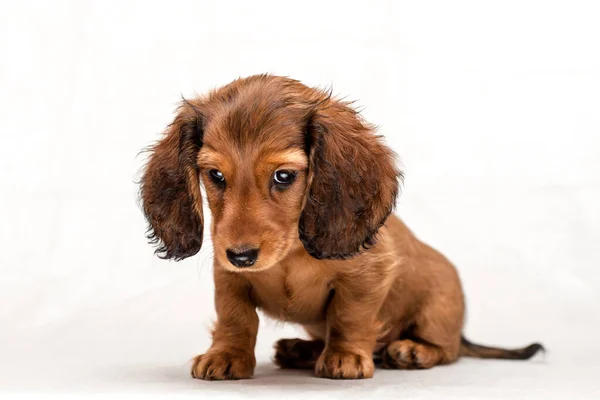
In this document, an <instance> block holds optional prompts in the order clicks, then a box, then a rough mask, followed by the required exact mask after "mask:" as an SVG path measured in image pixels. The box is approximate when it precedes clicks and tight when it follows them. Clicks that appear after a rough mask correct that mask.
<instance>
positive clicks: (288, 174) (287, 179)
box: [273, 169, 296, 188]
mask: <svg viewBox="0 0 600 400" xmlns="http://www.w3.org/2000/svg"><path fill="white" fill-rule="evenodd" d="M294 179H296V171H290V170H287V169H280V170H279V171H275V174H274V175H273V182H275V185H277V186H279V187H282V188H283V187H286V186H289V185H290V184H291V183H292V182H294Z"/></svg>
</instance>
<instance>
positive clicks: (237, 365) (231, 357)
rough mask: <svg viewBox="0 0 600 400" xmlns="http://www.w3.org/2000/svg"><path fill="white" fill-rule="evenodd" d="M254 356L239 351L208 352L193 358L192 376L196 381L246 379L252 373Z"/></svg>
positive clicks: (254, 364) (254, 361) (254, 363)
mask: <svg viewBox="0 0 600 400" xmlns="http://www.w3.org/2000/svg"><path fill="white" fill-rule="evenodd" d="M255 366H256V359H255V358H254V355H251V354H246V353H241V352H239V351H225V350H209V351H208V352H207V353H205V354H201V355H199V356H197V357H196V358H194V364H193V365H192V376H193V377H194V378H197V379H205V380H209V381H213V380H228V379H247V378H250V377H251V376H252V374H253V373H254V367H255Z"/></svg>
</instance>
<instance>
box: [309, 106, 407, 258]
mask: <svg viewBox="0 0 600 400" xmlns="http://www.w3.org/2000/svg"><path fill="white" fill-rule="evenodd" d="M307 149H308V151H309V176H308V189H307V191H308V193H307V198H306V203H305V206H304V209H303V211H302V214H301V216H300V221H299V233H300V240H301V241H302V243H303V244H304V247H305V248H306V250H307V251H308V253H309V254H310V255H311V256H313V257H315V258H318V259H345V258H350V257H352V256H354V255H356V254H357V253H359V252H360V251H361V249H362V248H368V247H369V246H371V245H373V244H374V243H375V236H376V234H377V231H378V229H379V228H380V227H381V226H382V225H383V223H384V222H385V220H386V219H387V217H388V215H389V214H390V212H391V211H392V209H393V207H394V205H395V202H396V195H397V193H398V185H399V178H400V177H401V173H400V171H399V170H398V169H397V167H396V164H395V160H394V153H393V152H392V151H391V150H390V149H389V148H388V147H387V146H386V145H384V144H383V143H382V141H381V138H380V137H379V136H377V135H376V134H375V129H374V127H372V126H371V125H369V124H368V123H366V122H365V121H363V120H362V118H361V117H360V116H359V115H358V113H357V112H356V111H355V110H354V109H352V108H351V107H350V106H349V105H348V104H347V103H343V102H340V101H337V100H333V99H326V100H325V101H323V102H321V103H319V104H318V105H317V106H316V107H315V108H314V109H313V111H312V113H311V115H310V118H309V121H308V128H307Z"/></svg>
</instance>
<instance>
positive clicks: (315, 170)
mask: <svg viewBox="0 0 600 400" xmlns="http://www.w3.org/2000/svg"><path fill="white" fill-rule="evenodd" d="M399 176H400V173H399V171H398V170H397V168H396V166H395V163H394V157H393V153H392V152H391V150H390V149H388V148H387V147H386V146H385V145H384V144H383V143H382V142H381V140H380V138H379V137H378V136H376V135H375V132H374V129H373V127H372V126H370V125H368V124H367V123H365V122H364V121H363V120H362V119H361V118H360V116H359V115H358V114H357V112H356V111H354V110H353V109H352V108H351V107H350V106H349V105H348V104H347V103H344V102H342V101H339V100H336V99H333V98H331V97H330V95H329V94H328V93H326V92H324V91H321V90H317V89H311V88H308V87H306V86H304V85H303V84H301V83H300V82H298V81H295V80H292V79H288V78H282V77H275V76H269V75H260V76H254V77H250V78H245V79H240V80H237V81H234V82H233V83H231V84H229V85H227V86H225V87H223V88H221V89H218V90H216V91H213V92H212V93H210V94H209V95H207V96H206V97H203V98H199V99H195V100H191V101H184V102H183V104H182V105H181V106H180V108H179V110H178V114H177V116H176V118H175V120H174V121H173V123H172V124H171V125H170V126H169V128H168V130H167V132H166V135H165V137H164V138H163V139H162V140H161V141H160V142H158V144H157V145H156V146H155V147H154V148H153V150H152V155H151V157H150V160H149V162H148V166H147V168H146V171H145V174H144V176H143V178H142V185H141V197H142V204H143V209H144V212H145V214H146V217H147V219H148V221H149V224H150V230H149V232H150V234H149V238H150V239H152V240H153V241H154V242H155V243H158V244H159V247H158V249H157V253H158V254H159V255H160V256H161V257H163V258H172V259H175V260H181V259H183V258H186V257H189V256H191V255H194V254H196V253H197V252H198V251H199V250H200V247H201V245H202V231H203V216H202V198H201V193H200V181H201V180H202V182H203V184H204V187H205V189H206V194H207V197H208V204H209V207H210V209H211V212H212V217H213V223H212V237H213V243H214V252H215V257H216V260H217V262H218V263H219V264H220V265H221V266H223V267H225V268H227V269H230V270H232V271H240V270H252V271H259V270H263V269H266V268H269V267H271V266H273V265H275V264H276V263H278V262H279V261H281V260H282V259H283V258H285V257H286V255H287V254H288V253H289V252H290V251H291V250H292V249H294V248H295V246H296V245H299V244H300V242H301V243H302V244H303V245H304V248H305V249H306V251H308V253H309V254H310V255H312V256H313V257H315V258H319V259H344V258H349V257H352V256H354V255H356V254H357V253H359V252H360V251H361V249H362V248H363V247H364V248H366V247H368V246H370V245H372V244H374V240H375V235H376V234H377V230H378V229H379V227H380V226H381V225H382V224H383V223H384V222H385V220H386V218H387V216H388V215H389V213H390V212H391V210H392V208H393V206H394V203H395V198H396V194H397V192H398V178H399ZM298 239H300V241H299V240H298Z"/></svg>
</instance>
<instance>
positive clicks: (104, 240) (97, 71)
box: [0, 1, 600, 399]
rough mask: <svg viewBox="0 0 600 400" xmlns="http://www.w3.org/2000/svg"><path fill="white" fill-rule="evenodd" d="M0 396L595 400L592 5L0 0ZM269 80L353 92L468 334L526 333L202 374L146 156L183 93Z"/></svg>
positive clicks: (597, 232)
mask: <svg viewBox="0 0 600 400" xmlns="http://www.w3.org/2000/svg"><path fill="white" fill-rule="evenodd" d="M1 9H2V11H1V12H0V61H1V62H0V88H1V91H0V188H1V190H2V196H1V197H0V221H1V226H2V229H1V231H0V235H1V236H0V238H1V243H2V244H3V249H2V251H1V252H0V393H2V392H4V393H12V392H13V391H19V392H28V393H31V392H38V391H43V392H45V393H47V394H55V395H56V394H57V393H63V392H71V393H79V392H82V391H84V392H87V393H113V392H115V391H118V392H144V393H154V394H160V393H164V394H165V395H169V396H173V395H175V394H190V395H202V394H207V393H208V394H211V396H213V397H214V396H225V397H227V396H231V395H235V394H236V393H238V394H239V393H242V392H243V391H247V392H246V395H250V396H257V397H267V396H274V397H275V396H281V395H282V393H284V394H285V395H292V394H293V393H301V394H302V393H303V394H304V395H306V394H307V393H308V394H310V395H311V396H312V397H320V396H328V397H331V396H332V395H334V396H337V395H341V394H342V393H343V392H344V391H347V393H346V394H345V395H346V396H348V397H350V398H352V397H358V396H360V397H364V396H365V395H368V394H376V395H377V396H381V395H383V394H390V396H393V397H394V398H396V397H397V398H404V399H408V398H419V397H421V396H424V397H428V398H445V399H447V398H453V397H472V398H481V397H485V396H489V397H498V398H502V397H512V398H530V397H534V396H536V395H537V396H540V397H542V398H552V397H553V396H555V397H556V398H565V396H568V397H570V398H571V397H573V396H575V397H581V398H594V397H596V398H598V396H600V388H599V385H598V383H597V382H598V378H597V377H598V376H600V365H599V361H598V360H599V359H600V345H599V344H598V338H599V337H600V323H599V315H600V313H599V311H600V304H599V303H600V302H599V289H600V272H599V268H600V256H599V252H598V246H599V243H600V214H599V206H598V205H599V204H600V162H599V159H600V113H599V110H600V95H599V93H600V52H599V51H598V49H599V48H600V24H598V20H599V17H600V5H599V4H598V3H597V2H593V1H590V2H580V1H573V2H571V1H564V2H553V1H504V2H493V3H492V2H480V1H454V2H444V1H439V2H431V1H419V2H392V1H387V2H386V1H373V2H350V1H343V2H325V1H308V2H307V1H303V2H297V3H296V4H292V3H287V2H279V1H273V2H257V1H252V2H244V1H238V2H236V1H219V2H217V1H206V2H195V1H170V2H162V3H159V2H154V1H54V2H45V1H39V2H31V1H20V2H3V3H2V4H1ZM262 72H272V73H275V74H281V75H289V76H292V77H295V78H297V79H301V80H303V81H305V82H306V83H307V84H310V85H322V86H325V85H329V84H333V88H334V92H335V93H338V94H341V95H349V97H350V98H352V99H358V100H359V104H361V105H363V106H364V107H365V110H364V115H365V117H366V118H367V119H369V120H370V121H372V122H374V123H377V124H378V125H379V126H380V127H381V128H380V131H381V133H382V134H384V135H385V136H386V138H387V141H388V143H389V144H390V145H391V146H392V147H393V148H394V150H396V151H397V152H398V154H399V155H400V157H401V159H402V162H403V165H404V168H405V171H406V184H405V187H404V190H403V194H402V196H401V198H400V200H399V202H398V210H397V211H398V213H399V214H400V215H401V217H402V218H403V219H404V220H405V221H406V222H407V223H408V224H409V226H410V227H411V228H412V229H413V230H414V231H415V232H416V233H417V234H418V235H419V236H420V237H422V238H423V239H424V240H425V241H426V242H428V243H430V244H432V245H433V246H434V247H437V248H438V249H440V250H442V251H443V252H444V253H445V254H446V255H447V256H448V257H450V259H451V260H453V261H454V262H455V263H456V264H457V266H458V268H459V271H460V274H461V276H462V279H463V282H464V287H465V290H466V294H467V300H468V310H469V315H468V323H467V326H466V333H467V334H468V336H469V337H470V338H472V339H473V340H474V341H483V342H487V343H494V344H502V345H507V346H513V345H523V344H526V343H528V342H530V341H533V340H540V341H542V342H543V343H544V344H545V345H546V346H547V347H548V349H549V353H548V354H547V356H546V358H545V359H544V358H538V359H536V360H533V361H531V362H528V363H511V362H502V361H489V362H488V361H486V362H484V361H478V360H462V361H461V362H459V363H458V364H456V365H454V366H451V367H444V368H438V369H434V370H432V371H425V372H398V371H392V372H386V371H378V373H377V376H376V378H375V379H374V380H371V381H363V382H330V381H321V380H317V379H312V378H311V377H310V374H304V373H293V372H292V373H288V372H279V371H277V370H276V369H275V368H274V366H273V365H272V364H270V363H269V357H270V356H271V352H272V350H271V345H272V343H273V342H274V341H275V340H276V339H277V338H279V337H283V336H290V335H291V336H297V335H298V334H300V331H299V330H298V329H297V328H295V327H294V326H291V325H283V324H281V323H276V322H273V321H268V320H264V319H263V322H262V326H261V332H260V336H259V343H258V346H257V357H258V359H259V367H258V369H257V376H256V378H255V379H253V380H251V381H247V382H237V383H204V382H200V381H195V380H192V379H191V378H189V377H188V375H187V368H188V366H187V362H188V360H189V359H190V358H191V357H192V356H193V355H195V354H197V353H200V352H202V351H203V350H205V348H206V347H207V345H208V343H209V337H208V333H207V328H208V327H209V326H210V323H211V320H212V319H213V318H214V311H213V303H212V296H213V284H212V277H211V269H212V262H211V257H210V248H211V246H210V240H207V241H206V242H205V246H204V248H203V250H202V251H201V253H200V254H199V255H198V256H196V257H193V258H191V259H188V260H185V261H183V262H180V263H173V262H167V261H161V260H158V259H157V258H154V257H153V255H152V250H151V248H150V246H148V245H147V244H146V242H145V239H144V229H145V222H144V220H143V217H142V215H141V212H140V211H139V208H138V206H137V187H136V185H135V184H134V183H133V182H134V181H135V180H136V179H137V178H138V177H139V169H140V167H141V166H142V165H143V162H144V156H137V157H136V154H137V153H138V151H139V150H140V149H142V148H144V147H145V146H147V145H149V144H150V143H152V142H153V141H154V140H155V139H157V138H158V134H159V132H161V131H162V130H163V128H164V127H165V126H166V125H167V124H168V123H169V122H170V119H171V118H172V114H171V112H172V110H173V109H174V107H175V104H176V103H177V102H178V101H179V100H180V96H181V95H184V96H192V95H193V94H194V93H195V92H197V93H201V92H204V91H205V90H207V89H209V88H212V87H215V86H219V85H222V84H225V83H228V82H229V81H231V80H232V79H234V78H236V77H238V76H247V75H251V74H254V73H262Z"/></svg>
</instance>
